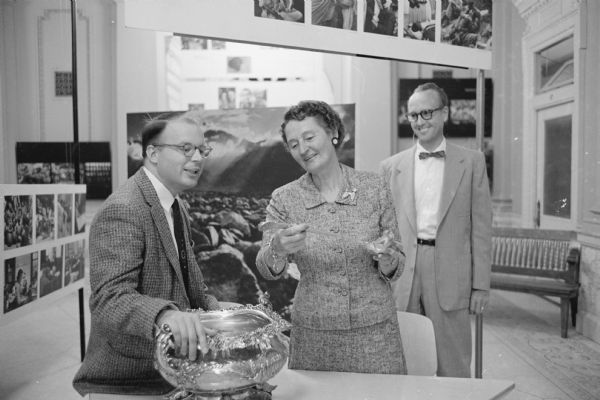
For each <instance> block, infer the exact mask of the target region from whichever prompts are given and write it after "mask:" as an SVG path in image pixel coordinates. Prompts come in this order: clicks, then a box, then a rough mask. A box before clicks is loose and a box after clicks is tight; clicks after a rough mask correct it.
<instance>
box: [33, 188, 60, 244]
mask: <svg viewBox="0 0 600 400" xmlns="http://www.w3.org/2000/svg"><path fill="white" fill-rule="evenodd" d="M54 199H55V197H54V195H53V194H38V195H36V196H35V242H36V243H42V242H46V241H49V240H54V227H55V226H56V223H55V218H54V216H55V214H54V209H55V203H54Z"/></svg>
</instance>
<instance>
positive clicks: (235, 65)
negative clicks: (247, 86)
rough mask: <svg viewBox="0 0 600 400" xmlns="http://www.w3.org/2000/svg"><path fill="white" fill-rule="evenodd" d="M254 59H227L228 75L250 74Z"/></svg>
mask: <svg viewBox="0 0 600 400" xmlns="http://www.w3.org/2000/svg"><path fill="white" fill-rule="evenodd" d="M251 64H252V59H251V58H250V57H227V73H229V74H249V73H250V72H252V71H251V69H250V68H251Z"/></svg>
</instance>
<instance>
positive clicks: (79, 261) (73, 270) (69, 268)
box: [64, 240, 85, 286]
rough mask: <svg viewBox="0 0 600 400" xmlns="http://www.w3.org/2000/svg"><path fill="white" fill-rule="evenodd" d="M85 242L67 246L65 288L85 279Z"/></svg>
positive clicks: (81, 241)
mask: <svg viewBox="0 0 600 400" xmlns="http://www.w3.org/2000/svg"><path fill="white" fill-rule="evenodd" d="M84 250H85V240H80V241H77V242H72V243H67V244H66V245H65V276H64V278H65V279H64V286H67V285H69V284H72V283H74V282H76V281H78V280H80V279H83V276H84V273H85V272H84V271H85V268H84V267H85V255H84Z"/></svg>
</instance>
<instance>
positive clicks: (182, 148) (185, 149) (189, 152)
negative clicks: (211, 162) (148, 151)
mask: <svg viewBox="0 0 600 400" xmlns="http://www.w3.org/2000/svg"><path fill="white" fill-rule="evenodd" d="M152 146H154V147H171V148H173V149H175V150H177V151H179V152H181V153H183V155H184V156H186V157H193V156H194V154H195V153H196V149H198V151H199V152H200V157H202V158H206V157H208V155H209V154H210V152H211V151H212V150H213V148H212V147H210V146H209V145H206V144H201V145H200V146H194V145H193V144H191V143H184V144H169V143H161V144H152Z"/></svg>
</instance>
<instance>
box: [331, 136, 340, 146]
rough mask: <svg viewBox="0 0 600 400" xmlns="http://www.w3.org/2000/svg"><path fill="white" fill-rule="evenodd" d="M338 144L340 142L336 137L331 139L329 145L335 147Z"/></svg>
mask: <svg viewBox="0 0 600 400" xmlns="http://www.w3.org/2000/svg"><path fill="white" fill-rule="evenodd" d="M339 142H340V140H339V139H338V138H336V137H334V138H332V139H331V143H333V145H334V146H337V145H338V143H339Z"/></svg>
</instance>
